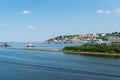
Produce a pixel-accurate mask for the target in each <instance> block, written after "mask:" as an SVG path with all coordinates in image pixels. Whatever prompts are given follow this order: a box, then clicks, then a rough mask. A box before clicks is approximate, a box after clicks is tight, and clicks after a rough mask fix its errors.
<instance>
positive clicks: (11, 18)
mask: <svg viewBox="0 0 120 80" xmlns="http://www.w3.org/2000/svg"><path fill="white" fill-rule="evenodd" d="M114 31H120V0H0V41H44V40H47V39H49V38H52V37H55V36H59V35H69V34H82V33H107V32H114Z"/></svg>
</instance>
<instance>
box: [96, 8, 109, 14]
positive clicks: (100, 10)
mask: <svg viewBox="0 0 120 80" xmlns="http://www.w3.org/2000/svg"><path fill="white" fill-rule="evenodd" d="M97 13H98V14H110V11H109V10H102V9H99V10H97Z"/></svg>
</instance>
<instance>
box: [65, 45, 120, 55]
mask: <svg viewBox="0 0 120 80" xmlns="http://www.w3.org/2000/svg"><path fill="white" fill-rule="evenodd" d="M63 51H73V52H97V53H107V54H113V53H116V54H120V44H105V43H104V44H92V43H91V44H85V45H82V46H67V47H64V48H63Z"/></svg>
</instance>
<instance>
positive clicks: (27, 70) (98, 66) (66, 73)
mask: <svg viewBox="0 0 120 80" xmlns="http://www.w3.org/2000/svg"><path fill="white" fill-rule="evenodd" d="M14 44H15V43H14ZM19 45H20V43H19ZM23 45H24V44H21V47H23ZM13 46H14V47H17V46H18V45H13ZM51 46H52V47H51ZM18 47H19V46H18ZM39 47H49V48H53V47H54V48H62V47H63V45H62V44H61V45H60V44H59V45H49V46H48V45H47V44H45V45H44V44H42V45H39ZM0 79H1V80H107V79H108V80H120V59H114V58H101V57H90V56H81V55H71V54H64V53H60V52H42V51H27V50H13V49H8V48H0Z"/></svg>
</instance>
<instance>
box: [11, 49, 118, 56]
mask: <svg viewBox="0 0 120 80" xmlns="http://www.w3.org/2000/svg"><path fill="white" fill-rule="evenodd" d="M10 49H16V50H31V51H45V52H62V53H65V54H76V55H85V56H96V57H111V58H120V54H116V53H112V54H110V53H100V52H75V51H67V50H66V51H64V50H59V49H47V48H10Z"/></svg>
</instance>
